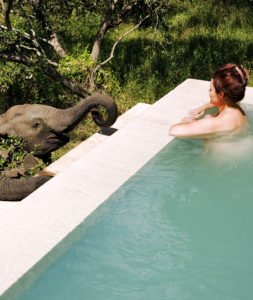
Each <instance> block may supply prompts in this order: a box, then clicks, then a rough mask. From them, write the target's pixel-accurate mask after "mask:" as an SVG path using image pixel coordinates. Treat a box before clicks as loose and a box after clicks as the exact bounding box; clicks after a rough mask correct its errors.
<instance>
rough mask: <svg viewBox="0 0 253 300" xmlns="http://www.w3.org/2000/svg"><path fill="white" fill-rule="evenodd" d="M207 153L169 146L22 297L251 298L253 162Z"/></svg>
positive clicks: (192, 143) (191, 144)
mask: <svg viewBox="0 0 253 300" xmlns="http://www.w3.org/2000/svg"><path fill="white" fill-rule="evenodd" d="M203 148H204V144H203V142H202V141H201V140H199V141H198V140H173V141H172V142H171V143H169V144H168V145H167V146H166V147H165V148H164V149H163V150H162V151H161V152H160V153H159V154H158V155H156V156H155V157H154V158H153V159H152V160H150V161H149V162H148V163H147V164H146V165H145V166H144V167H143V168H142V169H141V170H139V172H137V173H136V174H135V175H134V176H133V177H132V178H131V179H130V180H128V181H127V182H126V183H125V184H124V185H123V186H122V187H121V188H120V189H119V190H117V191H116V192H115V193H114V194H113V195H112V196H111V197H110V198H109V199H108V200H107V201H106V202H105V203H104V204H103V205H102V206H100V207H99V208H98V209H97V210H96V211H95V212H94V213H93V214H92V215H91V216H90V217H89V226H87V225H85V224H84V225H82V226H80V227H79V228H78V233H77V240H76V241H74V242H73V243H72V244H71V245H67V246H66V247H65V248H66V249H65V250H66V251H65V253H64V254H62V255H61V256H60V257H59V258H57V259H56V260H55V261H53V262H52V264H51V265H50V266H49V267H48V268H47V269H46V270H45V271H44V272H43V273H42V274H41V275H40V276H39V277H38V279H37V280H36V281H35V282H34V284H33V285H32V286H31V287H30V288H28V289H27V290H25V291H24V292H23V293H22V294H21V295H19V296H17V297H16V298H15V299H16V300H23V299H25V300H29V299H36V300H42V299H47V300H48V299H54V300H57V299H75V300H78V299H94V300H96V299H110V300H113V299H117V300H118V299H145V300H147V299H172V300H174V299H175V300H180V299H188V300H203V299H205V300H208V299H210V300H211V299H212V300H213V299H222V300H226V299H229V300H233V299H236V300H238V299H251V298H252V293H253V288H252V278H253V268H252V267H253V266H252V265H253V241H252V238H251V233H252V227H253V201H252V182H253V159H252V158H253V157H246V158H245V160H243V161H240V162H238V163H237V161H236V160H235V161H233V162H231V161H230V162H229V163H227V162H226V163H224V164H216V163H214V161H213V160H209V159H208V157H207V156H206V155H205V152H204V151H203ZM73 234H74V235H75V232H74V233H73ZM63 243H64V242H63Z"/></svg>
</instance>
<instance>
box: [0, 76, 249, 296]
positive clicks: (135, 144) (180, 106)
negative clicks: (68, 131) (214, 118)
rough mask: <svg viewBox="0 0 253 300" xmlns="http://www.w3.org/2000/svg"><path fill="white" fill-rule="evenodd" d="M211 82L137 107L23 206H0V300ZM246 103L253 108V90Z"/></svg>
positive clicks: (73, 156) (159, 143)
mask: <svg viewBox="0 0 253 300" xmlns="http://www.w3.org/2000/svg"><path fill="white" fill-rule="evenodd" d="M208 89H209V82H207V81H202V80H195V79H187V80H186V81H184V82H183V83H182V84H180V85H179V86H178V87H177V88H175V89H174V90H172V91H171V92H170V93H168V94H167V95H165V96H164V97H163V98H161V99H160V100H159V101H157V102H156V103H155V104H153V105H147V104H146V105H145V104H139V105H137V107H135V108H134V109H133V110H132V111H129V112H128V113H126V114H124V115H123V116H122V117H121V118H119V119H118V121H117V122H116V124H115V125H113V126H112V127H113V128H116V129H118V130H117V131H116V132H115V133H113V134H112V135H111V136H105V135H101V134H99V133H97V134H95V135H94V136H92V137H91V138H90V139H88V140H87V141H84V142H83V143H82V144H80V145H79V146H78V147H76V148H75V149H73V150H72V151H70V152H69V153H68V154H66V155H65V156H63V157H62V158H61V159H60V160H59V161H57V162H55V163H54V164H52V165H51V166H49V167H48V170H50V171H53V172H55V173H57V175H56V176H55V177H54V178H53V179H51V180H50V181H49V182H47V183H46V184H44V185H43V186H42V187H40V188H39V189H38V190H36V191H35V192H33V193H32V194H31V195H29V196H28V197H27V198H26V199H24V200H23V201H21V202H0V298H1V299H5V298H4V297H5V292H6V291H7V290H8V289H9V288H10V287H11V286H12V285H13V284H14V283H15V282H17V280H18V279H20V278H21V277H22V276H23V275H24V274H25V273H26V272H28V271H29V270H30V269H31V268H32V267H33V266H34V265H36V264H37V263H38V262H39V261H40V260H41V259H42V258H43V257H44V256H45V255H46V254H47V253H49V252H50V251H51V250H52V249H53V248H54V247H55V246H56V245H57V244H58V243H59V242H61V241H62V240H63V239H64V238H65V237H66V236H67V235H68V234H69V233H70V232H71V231H73V230H74V229H75V228H76V227H77V226H78V225H79V224H80V223H82V222H83V221H84V219H85V218H86V217H87V216H89V215H90V214H91V213H92V212H93V211H94V210H95V209H96V208H97V207H98V206H99V205H101V204H102V203H103V202H104V201H105V200H106V199H107V198H108V197H109V196H110V195H112V193H114V192H115V191H116V190H117V189H118V188H119V187H120V186H121V185H122V184H123V183H124V182H126V181H127V180H128V179H129V178H130V177H131V176H133V175H134V174H135V173H136V172H137V171H138V170H139V169H140V168H141V167H142V166H143V165H144V164H146V163H147V162H148V161H149V160H150V159H151V158H152V157H153V156H154V155H155V154H157V153H158V152H159V151H160V150H161V149H162V148H163V147H164V146H165V145H166V144H168V143H169V142H170V141H171V140H172V139H173V138H172V137H170V136H169V135H168V130H169V127H170V126H171V125H172V124H174V123H176V122H178V121H179V120H180V119H181V118H182V117H183V116H185V115H186V114H187V112H188V111H189V110H191V109H193V108H195V107H197V106H200V105H202V104H204V103H206V102H208V101H209V96H208ZM243 102H245V103H250V104H253V88H247V92H246V96H245V99H244V100H243ZM1 295H2V297H1Z"/></svg>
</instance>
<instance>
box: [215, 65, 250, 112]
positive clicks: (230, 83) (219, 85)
mask: <svg viewBox="0 0 253 300" xmlns="http://www.w3.org/2000/svg"><path fill="white" fill-rule="evenodd" d="M212 79H213V85H214V88H215V90H216V93H220V92H223V93H224V96H225V99H226V102H227V104H228V105H230V106H234V105H236V103H237V102H239V101H240V100H242V99H243V97H244V94H245V88H246V85H247V83H248V71H247V70H245V69H244V68H243V66H238V65H235V64H227V65H225V66H223V67H220V68H218V69H217V70H216V71H215V72H214V73H213V75H212Z"/></svg>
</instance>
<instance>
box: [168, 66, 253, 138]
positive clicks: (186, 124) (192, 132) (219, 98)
mask: <svg viewBox="0 0 253 300" xmlns="http://www.w3.org/2000/svg"><path fill="white" fill-rule="evenodd" d="M247 75H248V72H247V70H245V69H244V68H243V67H242V66H238V65H235V64H227V65H225V66H223V67H220V68H218V69H217V70H216V71H215V72H214V73H213V75H212V79H211V82H210V89H209V96H210V102H209V103H207V104H205V105H203V106H201V107H199V108H197V109H194V110H193V111H191V112H190V116H189V117H186V118H184V119H183V120H182V121H181V123H178V124H175V125H173V126H172V127H171V128H170V131H169V134H170V135H173V136H175V137H182V138H204V137H208V136H209V135H211V136H212V135H213V134H214V133H228V132H238V130H240V129H243V128H245V127H246V126H247V120H246V116H245V113H244V111H243V110H242V108H241V107H240V106H239V105H238V102H239V101H241V100H242V99H243V97H244V94H245V88H246V85H247V82H248V78H247ZM213 107H217V108H218V113H217V114H216V115H207V116H206V117H204V118H200V117H201V116H203V115H204V113H205V111H206V110H208V109H210V108H213Z"/></svg>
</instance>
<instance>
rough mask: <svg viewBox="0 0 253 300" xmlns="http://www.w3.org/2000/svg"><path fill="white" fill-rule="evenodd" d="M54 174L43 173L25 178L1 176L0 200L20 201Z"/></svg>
mask: <svg viewBox="0 0 253 300" xmlns="http://www.w3.org/2000/svg"><path fill="white" fill-rule="evenodd" d="M50 178H52V176H49V175H43V176H37V177H27V178H24V179H17V178H9V177H0V200H1V201H20V200H22V199H24V198H25V197H27V196H28V195H29V194H31V193H32V192H33V191H34V190H36V189H37V188H38V187H40V186H41V185H42V184H44V183H45V182H46V181H48V180H49V179H50Z"/></svg>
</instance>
